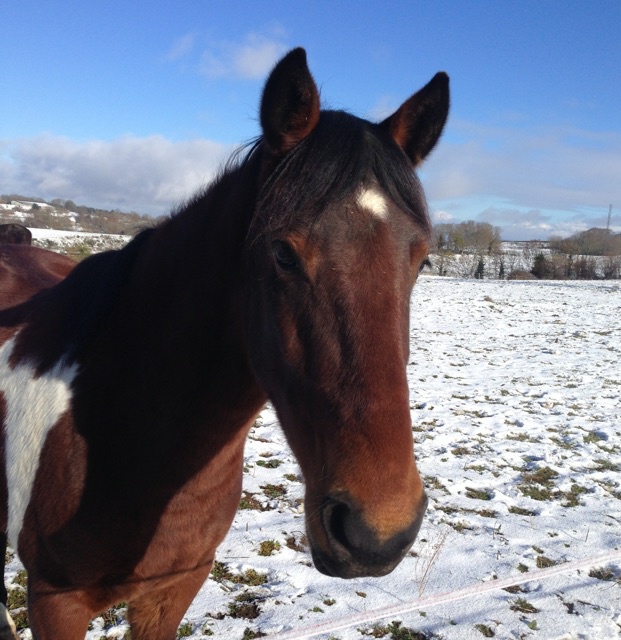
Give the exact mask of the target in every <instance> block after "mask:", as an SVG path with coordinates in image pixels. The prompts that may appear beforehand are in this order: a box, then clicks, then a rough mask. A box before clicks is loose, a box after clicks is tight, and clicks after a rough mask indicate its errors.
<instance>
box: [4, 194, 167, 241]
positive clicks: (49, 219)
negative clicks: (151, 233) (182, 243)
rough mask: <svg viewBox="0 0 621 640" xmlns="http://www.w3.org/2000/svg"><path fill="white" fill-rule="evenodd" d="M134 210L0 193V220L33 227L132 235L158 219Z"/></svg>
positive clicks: (152, 224) (155, 222) (158, 219)
mask: <svg viewBox="0 0 621 640" xmlns="http://www.w3.org/2000/svg"><path fill="white" fill-rule="evenodd" d="M161 219H162V218H161V216H160V217H159V218H154V217H152V216H148V215H140V214H138V213H135V212H130V213H124V212H122V211H118V210H112V211H108V210H106V209H96V208H95V207H88V206H85V205H78V204H75V202H73V201H72V200H60V199H55V200H52V201H51V202H47V201H45V200H43V198H37V197H32V196H22V195H18V194H9V195H2V196H0V223H2V224H4V223H8V222H17V223H19V224H23V225H24V226H26V227H31V228H34V229H57V230H59V231H86V232H89V233H106V234H114V235H129V236H133V235H135V233H136V232H137V231H139V230H140V229H144V228H145V227H152V226H154V225H155V224H157V223H158V222H159V221H160V220H161Z"/></svg>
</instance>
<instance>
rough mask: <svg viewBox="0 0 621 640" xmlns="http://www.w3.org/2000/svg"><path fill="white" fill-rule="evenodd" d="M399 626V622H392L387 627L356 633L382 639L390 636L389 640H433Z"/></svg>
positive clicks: (361, 630)
mask: <svg viewBox="0 0 621 640" xmlns="http://www.w3.org/2000/svg"><path fill="white" fill-rule="evenodd" d="M401 624H402V623H401V622H398V621H394V622H391V623H390V624H388V625H379V624H376V625H375V626H373V627H371V628H370V629H358V631H359V632H360V633H361V634H362V635H365V636H371V637H372V638H384V637H386V636H387V635H388V634H390V640H430V639H431V638H433V636H428V635H425V634H424V633H422V632H421V631H415V630H414V629H408V628H407V627H402V626H401Z"/></svg>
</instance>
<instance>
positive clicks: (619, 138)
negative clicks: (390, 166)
mask: <svg viewBox="0 0 621 640" xmlns="http://www.w3.org/2000/svg"><path fill="white" fill-rule="evenodd" d="M451 129H452V132H451ZM450 133H456V134H457V135H459V138H460V141H459V142H452V141H449V140H447V139H446V138H448V135H447V137H446V138H445V139H444V140H441V141H440V143H439V144H438V148H437V149H436V150H435V151H434V152H433V154H432V156H431V157H430V159H429V161H428V162H427V163H426V164H425V165H423V169H422V172H421V173H422V177H423V180H424V183H425V188H426V191H427V195H428V197H429V199H430V200H434V199H435V200H445V199H456V198H468V197H473V196H487V197H493V198H497V199H502V200H503V201H506V202H507V203H509V206H517V207H519V208H530V209H550V210H565V211H568V212H578V211H581V210H583V209H584V208H602V207H605V208H606V209H607V207H608V204H609V203H611V202H612V203H617V202H618V203H621V180H620V179H619V176H621V134H620V133H618V132H601V133H594V132H589V131H580V130H576V129H571V128H561V127H558V128H557V129H553V130H538V129H535V128H533V129H530V130H528V129H524V128H505V129H501V128H493V127H486V126H483V125H476V124H472V123H463V122H462V123H460V122H458V123H450V122H449V135H450Z"/></svg>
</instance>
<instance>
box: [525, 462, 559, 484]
mask: <svg viewBox="0 0 621 640" xmlns="http://www.w3.org/2000/svg"><path fill="white" fill-rule="evenodd" d="M557 478H558V472H557V471H554V469H550V467H539V469H535V471H531V472H530V473H525V474H524V476H523V479H524V482H528V483H531V484H539V485H542V486H544V487H550V486H552V484H553V483H554V480H556V479H557Z"/></svg>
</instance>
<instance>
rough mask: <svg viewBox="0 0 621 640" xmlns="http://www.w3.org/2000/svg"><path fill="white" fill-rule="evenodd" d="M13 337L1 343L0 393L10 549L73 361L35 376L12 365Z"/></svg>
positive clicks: (63, 402) (64, 399)
mask: <svg viewBox="0 0 621 640" xmlns="http://www.w3.org/2000/svg"><path fill="white" fill-rule="evenodd" d="M15 339H16V338H15V336H14V337H13V338H12V339H11V340H9V341H8V342H6V343H5V344H4V345H3V346H2V347H1V348H0V392H2V393H3V394H4V401H5V405H6V416H5V431H4V432H5V442H6V447H5V465H6V478H7V486H8V494H9V526H8V529H9V531H8V536H9V540H10V542H11V544H12V546H13V548H14V549H16V550H17V540H18V537H19V532H20V531H21V529H22V523H23V521H24V515H25V514H26V509H27V508H28V504H29V503H30V496H31V493H32V487H33V484H34V481H35V477H36V475H37V470H38V468H39V458H40V457H41V450H42V449H43V445H44V444H45V438H46V436H47V434H48V432H49V431H50V429H51V428H52V427H53V426H54V425H55V424H56V423H57V422H58V420H59V418H60V417H61V416H62V415H63V413H65V411H67V409H68V407H69V403H70V401H71V383H72V382H73V379H74V378H75V376H76V373H77V365H71V366H67V365H66V364H65V363H64V362H63V361H62V360H60V361H59V362H57V363H56V364H55V365H54V367H53V368H52V369H49V370H48V371H46V372H45V373H44V374H43V375H42V376H39V377H36V372H35V368H34V366H33V365H32V364H31V363H28V362H26V363H24V362H20V363H19V364H18V365H17V366H16V367H15V368H14V369H12V368H11V366H10V364H9V359H10V357H11V353H12V351H13V346H14V345H15Z"/></svg>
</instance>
